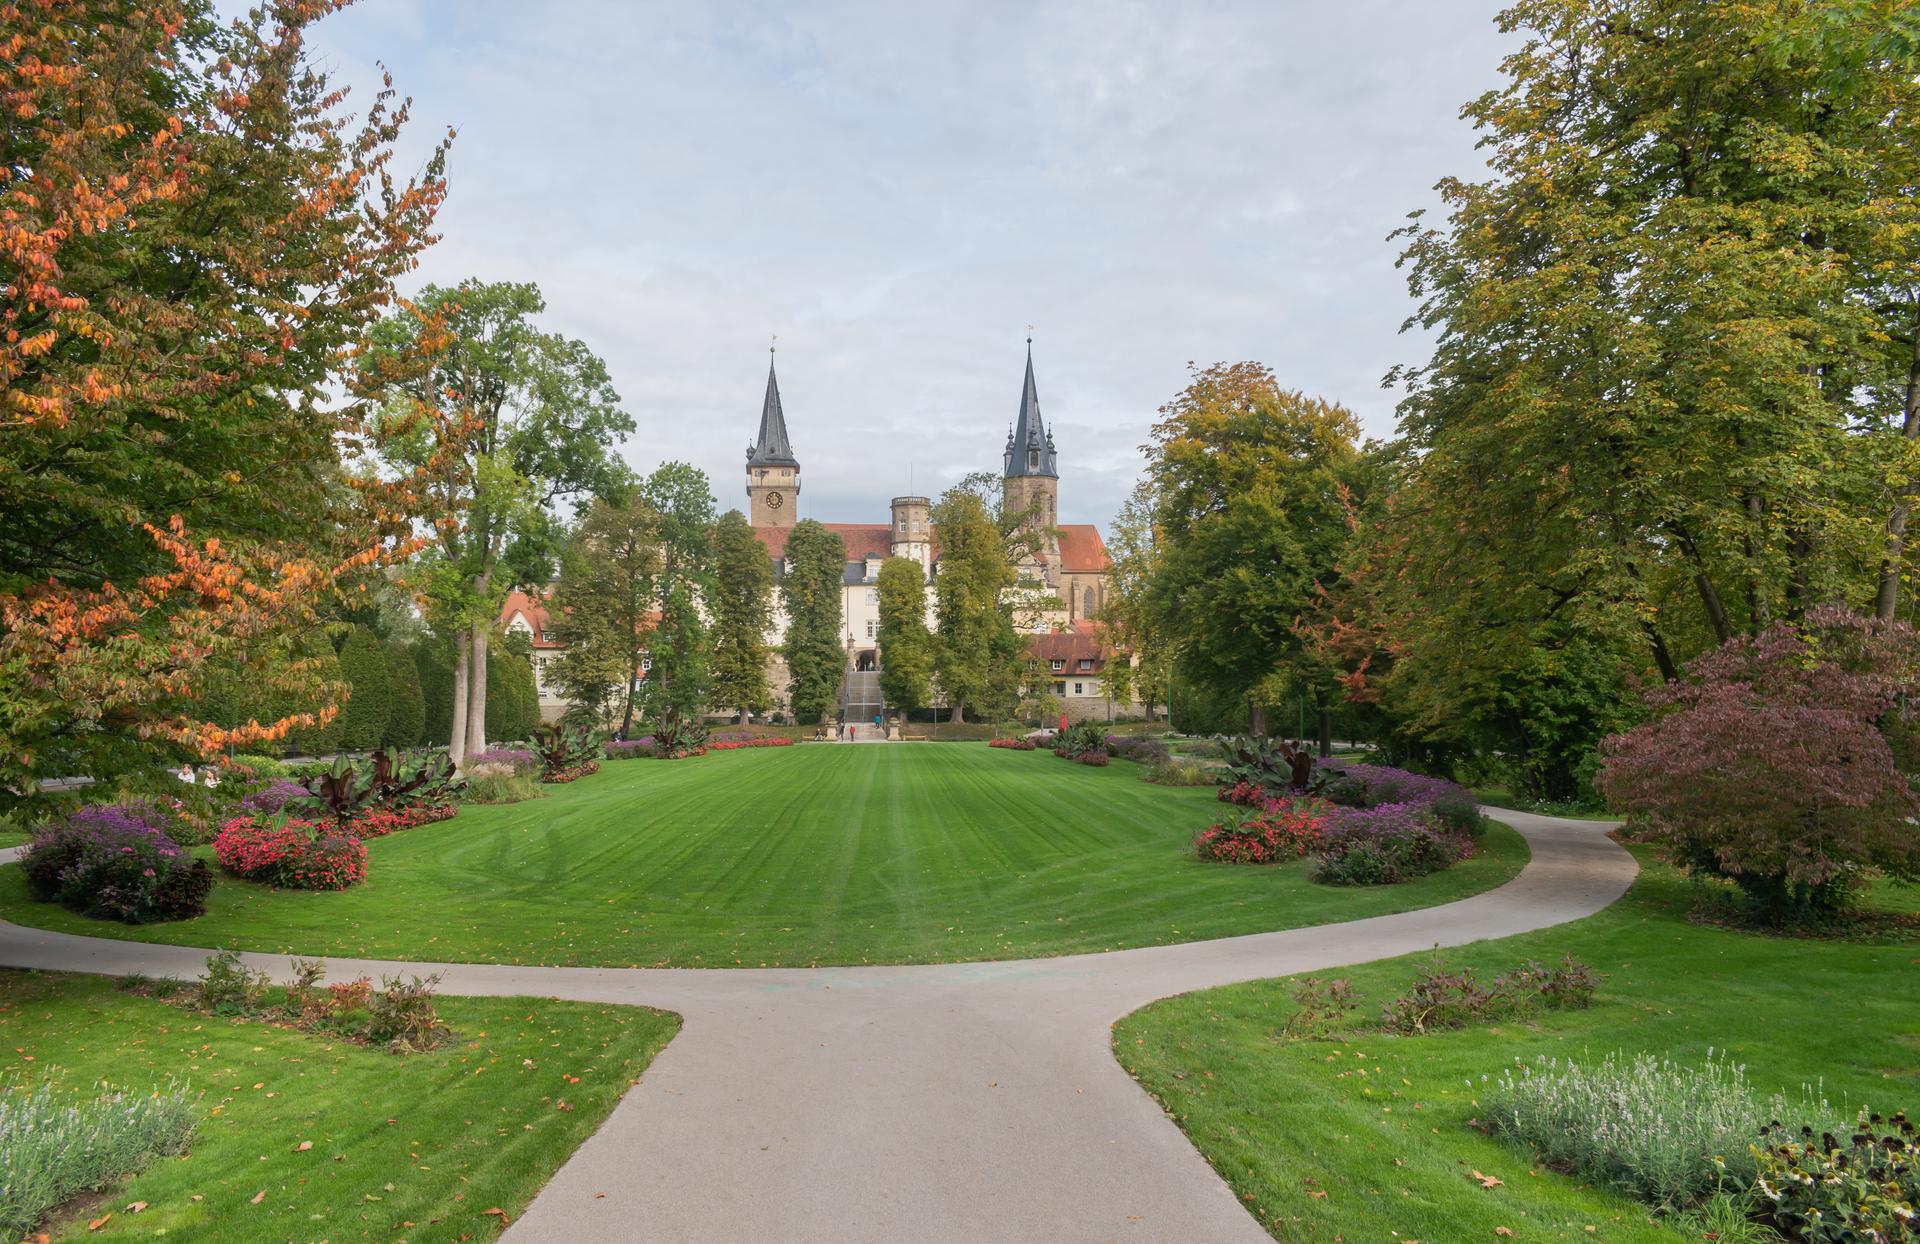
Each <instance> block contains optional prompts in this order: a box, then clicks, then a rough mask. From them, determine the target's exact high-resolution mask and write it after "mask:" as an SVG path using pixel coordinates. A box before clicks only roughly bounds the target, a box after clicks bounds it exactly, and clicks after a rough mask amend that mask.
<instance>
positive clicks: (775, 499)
mask: <svg viewBox="0 0 1920 1244" xmlns="http://www.w3.org/2000/svg"><path fill="white" fill-rule="evenodd" d="M786 500H787V499H786V498H785V497H783V496H781V495H780V494H779V493H777V492H770V493H768V494H767V508H768V509H769V510H777V509H779V508H780V507H781V506H782V505H785V504H786Z"/></svg>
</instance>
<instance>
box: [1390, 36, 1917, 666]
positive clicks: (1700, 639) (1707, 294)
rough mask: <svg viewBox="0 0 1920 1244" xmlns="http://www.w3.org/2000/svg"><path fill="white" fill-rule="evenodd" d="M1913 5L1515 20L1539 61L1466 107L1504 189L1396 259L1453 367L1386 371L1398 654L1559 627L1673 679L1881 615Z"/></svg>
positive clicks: (1501, 642) (1909, 360)
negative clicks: (1782, 628) (1832, 607)
mask: <svg viewBox="0 0 1920 1244" xmlns="http://www.w3.org/2000/svg"><path fill="white" fill-rule="evenodd" d="M1898 9H1899V6H1885V5H1872V4H1864V3H1836V4H1808V3H1792V4H1766V5H1749V4H1740V3H1734V2H1731V0H1708V2H1706V3H1700V4H1691V5H1684V6H1680V5H1672V4H1666V3H1655V2H1653V0H1634V2H1631V3H1626V4H1612V3H1604V4H1603V3H1597V2H1595V0H1524V2H1522V3H1517V4H1514V5H1512V6H1511V7H1510V8H1509V9H1508V10H1507V11H1506V12H1505V13H1504V14H1503V15H1502V18H1501V21H1502V23H1503V25H1504V26H1505V27H1507V28H1508V29H1511V30H1513V31H1515V32H1516V33H1517V36H1518V39H1519V50H1518V51H1517V52H1516V53H1515V54H1514V55H1513V56H1511V57H1510V58H1509V59H1508V60H1507V61H1506V62H1505V72H1506V81H1505V83H1503V84H1502V86H1501V87H1500V88H1499V89H1497V90H1494V91H1491V92H1489V93H1487V94H1486V95H1484V96H1482V97H1481V98H1480V99H1478V100H1476V101H1474V102H1473V103H1471V104H1469V105H1468V106H1467V109H1466V115H1467V116H1468V117H1469V118H1471V119H1472V120H1473V121H1474V123H1475V124H1476V126H1477V127H1478V128H1479V129H1480V131H1481V135H1482V139H1481V146H1482V149H1483V150H1484V151H1486V152H1487V153H1488V163H1489V165H1490V166H1491V170H1492V175H1491V177H1490V178H1488V179H1487V180H1485V181H1480V182H1467V181H1459V180H1451V179H1450V180H1448V181H1445V182H1443V183H1441V186H1440V190H1441V194H1442V197H1443V198H1444V200H1445V203H1446V210H1447V217H1446V219H1445V220H1444V221H1443V222H1440V223H1438V224H1428V223H1426V222H1416V223H1415V224H1414V225H1412V226H1410V227H1409V228H1408V230H1407V231H1406V233H1405V236H1406V238H1407V249H1406V252H1405V255H1404V257H1403V260H1404V263H1405V265H1406V267H1407V268H1408V270H1409V272H1410V283H1411V288H1412V290H1413V293H1414V294H1415V296H1416V297H1417V298H1418V299H1419V300H1420V302H1421V310H1420V312H1419V314H1418V316H1417V317H1416V322H1417V323H1418V324H1420V325H1421V326H1423V327H1424V328H1425V329H1426V330H1429V331H1430V332H1432V334H1433V335H1434V337H1435V347H1434V351H1433V354H1432V357H1431V359H1430V360H1429V361H1428V362H1427V363H1426V364H1425V365H1424V366H1421V367H1418V368H1414V369H1410V370H1407V371H1404V372H1400V373H1397V377H1396V378H1398V379H1402V380H1404V381H1405V382H1406V383H1407V387H1408V391H1407V396H1406V399H1405V401H1404V402H1403V404H1402V406H1401V419H1402V429H1403V431H1404V433H1405V435H1406V437H1407V440H1408V442H1409V446H1410V448H1411V449H1412V450H1413V451H1414V453H1413V455H1412V456H1411V458H1410V459H1409V467H1408V474H1407V479H1406V482H1405V487H1404V488H1403V489H1401V490H1400V493H1399V497H1398V502H1397V513H1398V516H1399V519H1398V521H1399V522H1400V523H1401V524H1402V525H1403V528H1404V529H1405V532H1404V534H1405V538H1404V540H1403V541H1402V542H1401V544H1400V546H1399V548H1398V550H1397V554H1398V555H1397V557H1396V558H1395V559H1394V560H1393V561H1392V562H1391V563H1390V564H1387V565H1385V566H1383V567H1382V570H1383V573H1384V574H1385V576H1386V577H1387V579H1388V580H1389V581H1390V582H1391V583H1392V584H1393V585H1395V586H1396V587H1397V589H1398V591H1397V595H1398V596H1399V597H1401V599H1402V607H1401V608H1399V609H1397V610H1395V611H1394V613H1395V616H1396V617H1397V618H1400V619H1404V625H1403V626H1399V627H1398V629H1396V631H1395V633H1394V635H1393V637H1392V638H1393V641H1394V643H1395V644H1396V645H1399V644H1401V643H1402V642H1403V641H1413V642H1415V643H1416V644H1417V643H1418V642H1419V641H1421V640H1423V639H1424V640H1425V642H1426V643H1428V644H1431V645H1443V644H1448V643H1453V642H1457V641H1466V640H1471V642H1472V643H1474V644H1475V645H1477V646H1483V647H1488V648H1493V649H1505V650H1508V651H1514V650H1518V649H1520V648H1521V647H1523V646H1525V645H1526V644H1527V643H1528V642H1529V641H1528V636H1529V634H1530V633H1531V632H1532V631H1533V628H1535V627H1536V626H1538V625H1540V624H1541V623H1543V622H1545V621H1547V620H1549V619H1553V620H1558V621H1564V622H1566V623H1568V624H1569V625H1571V626H1573V627H1575V628H1576V629H1577V630H1579V631H1581V632H1583V633H1585V634H1586V635H1588V636H1591V637H1592V638H1593V640H1594V642H1597V643H1600V644H1602V645H1618V644H1627V643H1631V644H1632V645H1634V646H1635V647H1636V648H1637V649H1638V651H1639V653H1640V656H1639V658H1638V663H1639V664H1640V665H1641V666H1643V667H1651V669H1652V671H1653V672H1655V673H1657V675H1658V676H1659V677H1660V678H1662V679H1665V680H1671V679H1674V678H1675V677H1677V676H1678V673H1679V668H1680V666H1681V665H1682V664H1683V663H1684V662H1685V660H1686V659H1687V658H1688V657H1689V656H1690V655H1691V654H1694V653H1698V652H1702V651H1705V650H1708V649H1711V648H1715V647H1718V646H1719V645H1721V644H1723V643H1724V642H1725V641H1726V640H1727V639H1729V638H1730V637H1731V636H1733V635H1734V634H1736V633H1741V632H1746V633H1752V634H1758V633H1761V632H1763V631H1764V630H1766V628H1767V627H1768V626H1769V625H1770V624H1771V622H1773V621H1774V620H1776V619H1780V618H1786V619H1789V620H1791V619H1795V618H1798V617H1799V616H1800V615H1801V614H1802V612H1803V611H1804V610H1805V609H1806V608H1807V607H1808V606H1809V605H1811V604H1813V603H1815V602H1818V601H1822V600H1829V599H1834V598H1839V599H1849V600H1859V601H1864V600H1867V599H1869V598H1871V599H1874V600H1875V602H1876V607H1877V608H1878V610H1879V611H1880V615H1881V616H1882V617H1883V618H1890V617H1892V616H1893V614H1894V612H1895V610H1896V609H1897V607H1898V599H1899V596H1900V587H1901V580H1902V577H1903V575H1904V574H1905V573H1906V547H1905V529H1906V522H1907V514H1908V512H1909V508H1910V499H1911V496H1912V490H1913V482H1914V479H1915V477H1916V470H1915V467H1916V461H1917V456H1916V440H1915V438H1916V435H1917V434H1920V426H1917V424H1916V407H1915V402H1916V399H1917V398H1920V386H1917V385H1916V383H1915V382H1916V380H1920V352H1917V351H1920V339H1917V338H1916V333H1915V327H1916V324H1920V266H1917V265H1916V264H1915V262H1914V259H1915V249H1914V248H1915V246H1916V241H1917V240H1920V231H1916V229H1915V222H1916V219H1917V218H1920V205H1917V204H1916V201H1915V199H1914V196H1913V195H1912V193H1911V187H1912V186H1913V185H1915V184H1916V181H1917V180H1920V132H1916V127H1917V126H1920V75H1916V72H1915V69H1916V63H1915V61H1914V58H1913V55H1912V45H1911V42H1910V40H1907V41H1902V40H1890V39H1889V38H1888V36H1889V34H1890V33H1891V32H1892V31H1891V28H1892V24H1893V23H1894V22H1895V21H1904V22H1906V23H1907V24H1908V28H1909V29H1910V26H1911V18H1910V17H1901V18H1896V17H1895V16H1894V14H1895V13H1896V12H1897V11H1898ZM1408 656H1409V658H1410V659H1411V660H1412V662H1413V663H1414V664H1420V663H1422V662H1424V661H1425V660H1426V657H1425V654H1423V653H1421V652H1420V651H1418V649H1417V648H1415V649H1411V650H1409V651H1408ZM1442 663H1443V662H1442V659H1441V658H1440V657H1439V656H1438V655H1437V654H1436V655H1435V657H1434V660H1433V661H1432V664H1434V665H1436V666H1439V665H1441V664H1442ZM1456 685H1461V684H1456Z"/></svg>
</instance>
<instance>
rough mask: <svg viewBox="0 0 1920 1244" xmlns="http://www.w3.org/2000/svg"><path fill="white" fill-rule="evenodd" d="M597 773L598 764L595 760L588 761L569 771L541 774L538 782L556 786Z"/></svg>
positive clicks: (562, 770) (598, 769)
mask: <svg viewBox="0 0 1920 1244" xmlns="http://www.w3.org/2000/svg"><path fill="white" fill-rule="evenodd" d="M598 772H600V762H599V761H597V760H589V761H588V762H587V763H585V764H583V765H575V766H574V767H573V768H571V769H561V770H559V771H558V772H549V773H545V774H542V775H541V778H540V780H541V781H542V782H547V783H551V784H553V785H556V786H557V785H561V784H564V783H567V782H577V781H579V780H580V779H581V778H583V777H586V776H587V775H589V774H593V773H598Z"/></svg>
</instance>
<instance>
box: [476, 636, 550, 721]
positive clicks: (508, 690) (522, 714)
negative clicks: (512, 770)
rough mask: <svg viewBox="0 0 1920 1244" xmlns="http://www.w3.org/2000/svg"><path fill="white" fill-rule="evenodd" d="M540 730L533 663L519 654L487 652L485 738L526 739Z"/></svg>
mask: <svg viewBox="0 0 1920 1244" xmlns="http://www.w3.org/2000/svg"><path fill="white" fill-rule="evenodd" d="M539 728H540V689H539V685H538V684H537V683H536V682H535V681H534V677H533V662H532V660H531V659H529V658H528V657H526V656H524V655H522V654H521V653H518V652H512V651H507V650H503V649H501V648H499V647H497V646H496V647H493V648H491V649H489V650H488V652H487V737H488V738H490V739H525V738H530V737H532V735H533V732H534V731H535V730H537V729H539Z"/></svg>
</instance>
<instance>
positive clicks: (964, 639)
mask: <svg viewBox="0 0 1920 1244" xmlns="http://www.w3.org/2000/svg"><path fill="white" fill-rule="evenodd" d="M933 526H934V530H935V531H937V532H939V534H940V571H939V573H938V574H937V575H935V576H934V581H933V594H934V600H935V602H936V615H937V627H936V631H935V635H936V639H937V642H936V643H935V645H934V673H935V675H936V676H937V677H938V678H939V680H940V691H941V693H942V694H943V695H944V696H945V697H946V699H947V703H948V705H949V706H950V708H951V712H952V719H953V720H954V721H965V720H966V711H967V709H968V707H969V706H971V707H972V708H973V709H974V710H975V712H976V714H978V715H982V716H985V717H987V718H989V719H991V718H993V717H997V716H1002V715H1005V714H1006V713H1008V712H1009V711H1011V710H1012V708H1013V707H1014V702H1015V700H1016V699H1017V697H1018V695H1019V678H1020V644H1019V640H1018V639H1017V638H1016V636H1015V634H1014V628H1013V608H1014V597H1015V589H1016V587H1017V586H1018V583H1019V576H1018V574H1017V572H1016V569H1015V558H1014V554H1013V552H1012V545H1011V542H1012V541H1013V539H1014V537H1013V535H1012V533H1010V532H1009V531H1008V530H1007V526H1006V525H1005V524H1003V523H1001V522H999V521H998V520H997V519H996V518H995V516H994V514H993V513H992V512H991V510H990V509H989V507H988V503H987V502H986V500H985V499H984V498H983V497H982V496H981V495H980V493H979V491H978V490H977V489H974V488H970V487H968V486H967V483H966V481H962V483H961V484H960V485H959V486H956V487H954V488H951V489H949V490H948V491H947V492H946V493H944V494H943V495H942V496H941V497H940V499H939V500H938V501H936V502H935V503H934V506H933Z"/></svg>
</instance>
